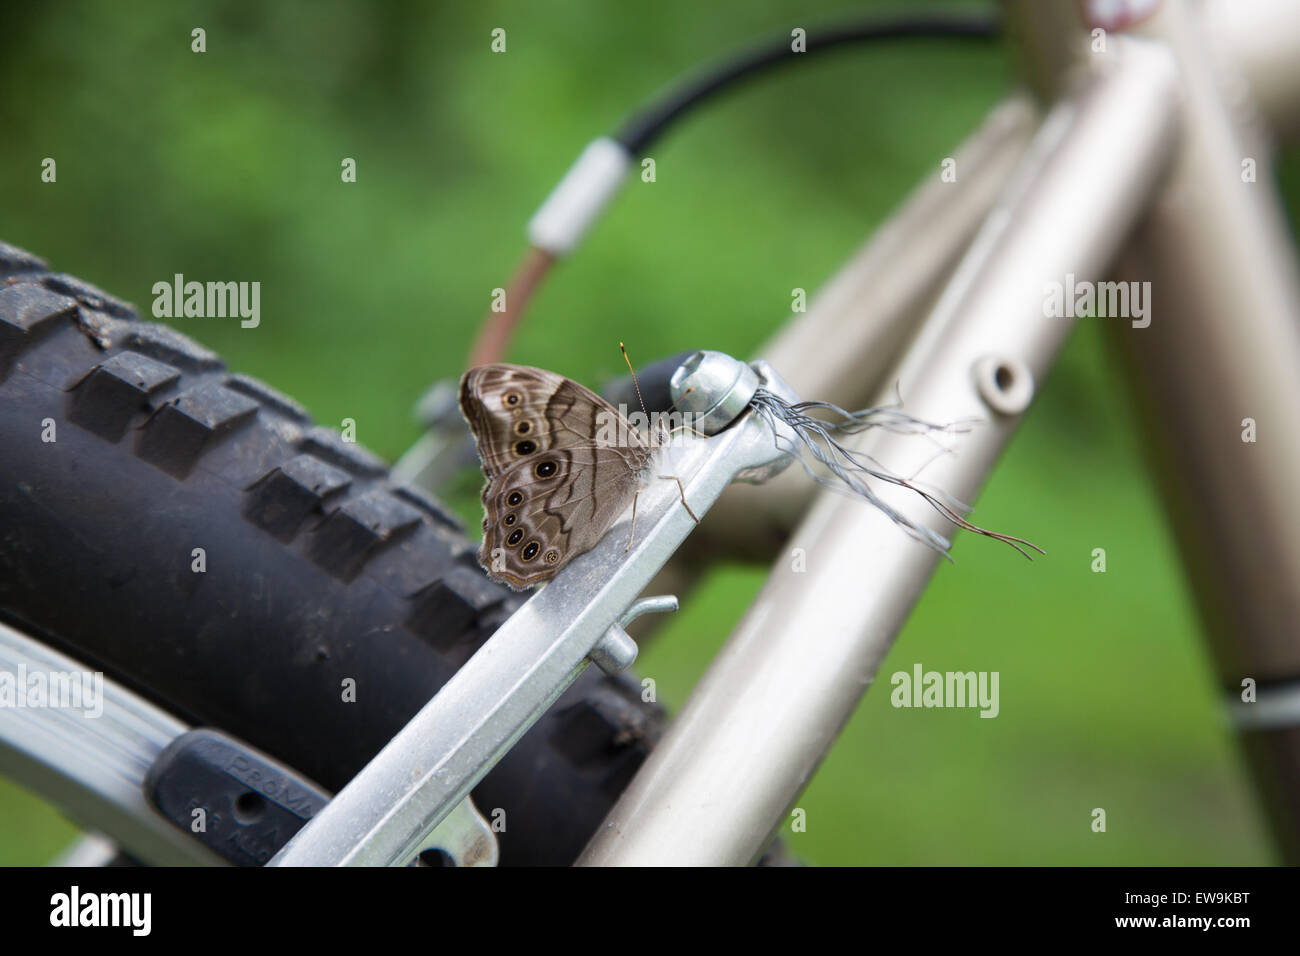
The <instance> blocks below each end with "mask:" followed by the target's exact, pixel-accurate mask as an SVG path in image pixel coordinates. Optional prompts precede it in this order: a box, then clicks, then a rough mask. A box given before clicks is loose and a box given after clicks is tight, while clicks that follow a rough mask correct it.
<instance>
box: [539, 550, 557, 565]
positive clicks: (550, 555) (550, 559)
mask: <svg viewBox="0 0 1300 956" xmlns="http://www.w3.org/2000/svg"><path fill="white" fill-rule="evenodd" d="M542 560H543V561H545V562H546V563H547V564H554V563H555V562H556V561H558V560H560V552H558V551H556V550H555V549H554V548H551V550H550V551H547V552H546V553H545V554H544V555H542Z"/></svg>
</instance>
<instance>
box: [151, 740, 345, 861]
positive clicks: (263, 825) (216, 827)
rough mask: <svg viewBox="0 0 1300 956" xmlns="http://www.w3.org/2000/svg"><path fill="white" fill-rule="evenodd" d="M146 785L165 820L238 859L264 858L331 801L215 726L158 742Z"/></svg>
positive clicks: (271, 760) (324, 794) (216, 849)
mask: <svg viewBox="0 0 1300 956" xmlns="http://www.w3.org/2000/svg"><path fill="white" fill-rule="evenodd" d="M144 792H145V797H146V798H147V799H148V800H149V802H150V803H152V804H153V805H154V806H155V807H157V808H158V811H159V812H160V813H161V814H162V815H163V816H164V817H166V818H167V820H168V821H169V822H170V823H172V824H174V825H175V826H176V827H177V828H179V829H181V830H184V831H185V832H186V833H188V834H190V835H191V836H192V837H194V839H196V840H198V841H199V842H200V843H202V844H203V845H204V846H207V847H208V848H209V849H211V850H212V851H213V852H215V853H216V854H217V855H218V856H221V857H222V858H223V859H226V860H229V861H230V862H231V863H233V864H235V865H236V866H262V865H264V864H265V863H266V861H267V860H269V859H271V857H273V856H274V855H275V854H276V853H277V852H278V851H279V849H280V848H281V847H282V846H284V845H285V844H286V843H288V842H289V838H290V837H292V836H293V835H294V834H295V833H297V832H298V831H299V830H301V829H302V828H303V826H304V825H305V824H306V822H307V821H308V820H310V819H311V818H312V817H313V816H315V815H316V814H317V813H319V812H320V810H321V808H322V807H324V806H325V804H326V803H328V802H329V796H328V795H327V794H326V793H325V791H324V790H322V789H320V787H318V786H316V784H314V783H312V782H311V781H310V780H308V779H307V778H305V777H303V776H301V775H299V774H297V773H295V772H294V771H292V770H290V769H289V768H288V767H286V766H284V765H283V764H281V763H279V762H278V761H275V760H273V759H271V758H270V757H268V756H266V754H263V753H261V752H260V751H257V750H254V749H253V748H252V747H250V746H248V744H245V743H243V742H242V741H239V740H235V739H234V738H233V737H227V736H226V735H225V734H222V733H219V732H218V731H215V730H191V731H190V732H188V733H184V734H181V735H180V736H179V737H177V738H176V739H175V740H173V741H172V742H171V743H170V744H168V745H167V746H166V747H164V748H163V751H162V753H160V754H159V755H158V759H157V760H155V761H154V764H153V766H152V767H150V768H149V772H148V774H146V775H145V778H144ZM196 810H202V811H203V813H202V814H201V815H196V814H195V811H196ZM200 825H201V829H198V828H197V827H199V826H200Z"/></svg>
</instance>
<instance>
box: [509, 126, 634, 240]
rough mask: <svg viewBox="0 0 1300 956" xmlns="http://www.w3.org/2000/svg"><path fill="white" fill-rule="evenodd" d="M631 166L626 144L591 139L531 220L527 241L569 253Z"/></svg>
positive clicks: (607, 203) (529, 221)
mask: <svg viewBox="0 0 1300 956" xmlns="http://www.w3.org/2000/svg"><path fill="white" fill-rule="evenodd" d="M631 166H632V156H631V155H630V154H629V153H628V151H627V150H626V149H624V148H623V145H622V144H621V143H619V142H618V141H616V140H613V139H610V138H609V137H607V136H602V137H601V138H600V139H595V140H592V141H591V142H590V143H588V144H587V148H586V149H584V150H583V151H582V154H581V155H580V156H579V157H578V159H577V161H576V162H574V164H573V165H572V166H570V167H569V171H568V172H567V173H565V174H564V178H563V179H561V180H560V182H559V183H558V184H557V185H556V187H555V188H554V189H553V190H551V194H550V195H549V196H547V197H546V201H545V202H543V203H542V205H541V206H540V207H539V208H538V210H537V212H535V213H533V218H532V219H530V220H528V241H529V242H530V243H532V244H533V245H534V246H536V247H537V248H538V249H542V250H544V251H546V252H549V253H550V254H551V255H553V256H556V257H557V258H558V257H560V256H564V255H567V254H568V253H569V251H570V250H571V249H573V248H574V246H576V245H577V244H578V243H579V242H580V241H581V240H582V237H583V236H585V235H586V234H587V230H588V229H590V228H591V226H592V224H593V223H594V222H595V221H596V218H597V217H598V216H599V215H600V214H601V213H602V212H604V210H605V207H606V206H608V205H609V203H610V200H612V199H613V198H614V196H615V194H616V193H617V192H618V187H619V186H621V185H622V184H623V180H624V179H625V178H626V177H627V171H628V170H629V169H630V168H631Z"/></svg>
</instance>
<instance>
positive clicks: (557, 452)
mask: <svg viewBox="0 0 1300 956" xmlns="http://www.w3.org/2000/svg"><path fill="white" fill-rule="evenodd" d="M460 404H461V411H462V413H463V414H464V416H465V419H466V421H468V422H469V425H470V429H471V431H473V433H474V437H475V439H476V441H477V443H478V452H479V458H480V459H481V460H482V462H483V470H484V472H485V473H486V474H487V477H488V484H487V486H486V487H485V488H484V489H483V507H484V511H485V515H486V516H485V518H484V520H483V544H482V546H481V548H480V549H479V563H480V564H482V565H483V567H484V569H485V570H486V571H487V572H488V575H489V577H492V578H493V579H494V580H498V581H503V582H504V583H506V584H508V585H510V586H511V587H515V588H523V587H532V586H534V585H536V584H539V583H541V582H542V581H545V580H548V579H550V578H551V577H553V576H554V575H555V573H556V572H557V571H558V570H559V569H560V568H562V567H563V566H564V565H565V564H567V563H568V561H569V560H570V559H571V558H573V557H575V556H577V555H579V554H582V553H583V552H584V551H587V550H589V549H591V548H592V547H593V546H594V545H595V544H596V542H597V541H599V540H600V539H601V537H603V536H604V534H605V532H606V531H607V530H608V529H609V526H610V525H611V524H613V522H614V520H615V519H616V518H618V516H619V515H620V514H622V512H623V511H624V510H625V509H626V508H627V506H628V503H629V501H630V499H631V497H632V495H633V493H634V492H635V491H636V488H637V485H638V482H639V481H640V479H641V474H642V472H643V471H644V470H645V469H646V468H647V467H648V465H649V463H650V450H649V448H647V447H646V445H645V444H644V442H642V441H641V439H640V436H639V435H638V434H637V432H636V431H635V430H634V429H632V428H630V426H628V425H627V424H626V422H625V421H624V420H623V419H622V417H621V416H620V415H619V413H618V411H617V410H616V409H615V408H614V407H613V406H612V405H610V404H609V403H608V402H606V401H605V400H604V399H602V398H601V397H600V396H598V395H596V394H594V393H593V392H591V391H589V390H588V389H585V388H583V387H582V386H581V385H579V384H577V383H576V382H573V381H571V380H569V379H566V378H564V377H562V376H560V375H556V374H555V373H554V372H547V371H544V370H542V369H536V368H530V367H528V366H522V365H484V366H479V367H478V368H473V369H470V370H469V371H468V372H466V373H465V377H464V378H463V379H462V380H461V391H460Z"/></svg>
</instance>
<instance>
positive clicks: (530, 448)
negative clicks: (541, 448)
mask: <svg viewBox="0 0 1300 956" xmlns="http://www.w3.org/2000/svg"><path fill="white" fill-rule="evenodd" d="M535 451H537V442H535V441H529V440H528V439H527V438H525V439H524V440H523V441H519V442H515V454H516V455H518V456H519V457H520V458H523V457H524V456H525V455H531V454H532V453H533V452H535Z"/></svg>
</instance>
